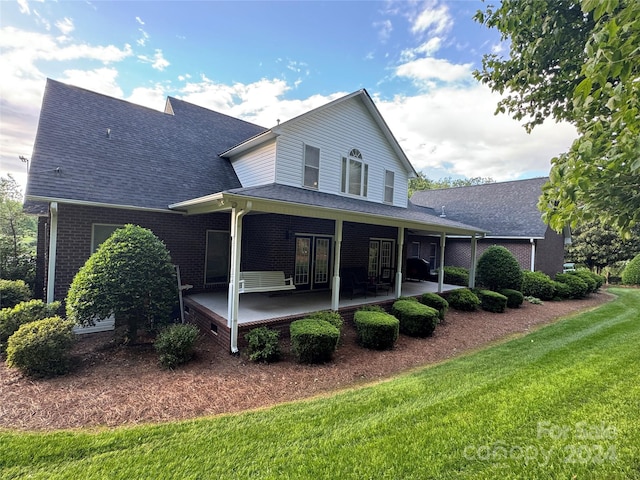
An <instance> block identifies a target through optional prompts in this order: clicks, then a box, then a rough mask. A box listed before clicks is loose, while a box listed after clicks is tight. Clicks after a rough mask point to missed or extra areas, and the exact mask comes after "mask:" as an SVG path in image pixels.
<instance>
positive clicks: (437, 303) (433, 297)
mask: <svg viewBox="0 0 640 480" xmlns="http://www.w3.org/2000/svg"><path fill="white" fill-rule="evenodd" d="M420 303H423V304H424V305H426V306H428V307H431V308H435V309H436V310H437V311H438V318H439V319H440V321H442V320H444V316H445V314H446V313H447V310H448V309H449V302H447V301H446V300H445V299H444V298H442V297H441V296H440V295H438V294H437V293H425V294H423V295H422V297H421V298H420Z"/></svg>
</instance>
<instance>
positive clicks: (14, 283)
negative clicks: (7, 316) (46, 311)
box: [0, 279, 31, 308]
mask: <svg viewBox="0 0 640 480" xmlns="http://www.w3.org/2000/svg"><path fill="white" fill-rule="evenodd" d="M30 299H31V290H29V286H28V285H27V284H26V283H25V282H24V280H4V279H0V308H13V307H15V306H16V305H17V304H19V303H20V302H26V301H28V300H30Z"/></svg>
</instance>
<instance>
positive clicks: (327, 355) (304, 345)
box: [289, 318, 340, 363]
mask: <svg viewBox="0 0 640 480" xmlns="http://www.w3.org/2000/svg"><path fill="white" fill-rule="evenodd" d="M289 332H290V334H291V352H292V353H293V355H294V356H295V357H296V359H297V360H298V362H300V363H323V362H328V361H329V360H331V357H332V356H333V352H335V350H336V347H337V345H338V339H339V338H340V332H339V331H338V329H337V328H336V327H334V326H333V325H331V324H330V323H329V322H327V321H326V320H314V319H308V318H303V319H302V320H296V321H295V322H292V323H291V326H290V327H289Z"/></svg>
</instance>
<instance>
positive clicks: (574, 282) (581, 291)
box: [556, 273, 589, 298]
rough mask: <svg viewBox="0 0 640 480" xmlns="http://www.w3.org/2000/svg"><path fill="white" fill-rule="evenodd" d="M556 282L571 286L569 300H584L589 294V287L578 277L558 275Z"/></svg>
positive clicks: (565, 274) (569, 274)
mask: <svg viewBox="0 0 640 480" xmlns="http://www.w3.org/2000/svg"><path fill="white" fill-rule="evenodd" d="M556 281H557V282H560V283H564V284H566V285H568V286H569V292H570V293H569V298H584V297H586V296H587V294H588V293H589V285H587V284H586V283H585V281H584V280H582V279H581V278H580V277H578V276H577V275H573V274H571V273H557V274H556Z"/></svg>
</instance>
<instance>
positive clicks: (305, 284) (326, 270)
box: [293, 235, 332, 290]
mask: <svg viewBox="0 0 640 480" xmlns="http://www.w3.org/2000/svg"><path fill="white" fill-rule="evenodd" d="M331 241H332V239H331V237H326V236H316V235H296V269H295V275H294V278H293V280H294V283H295V285H296V288H297V289H299V290H315V289H324V288H329V285H330V282H331Z"/></svg>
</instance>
